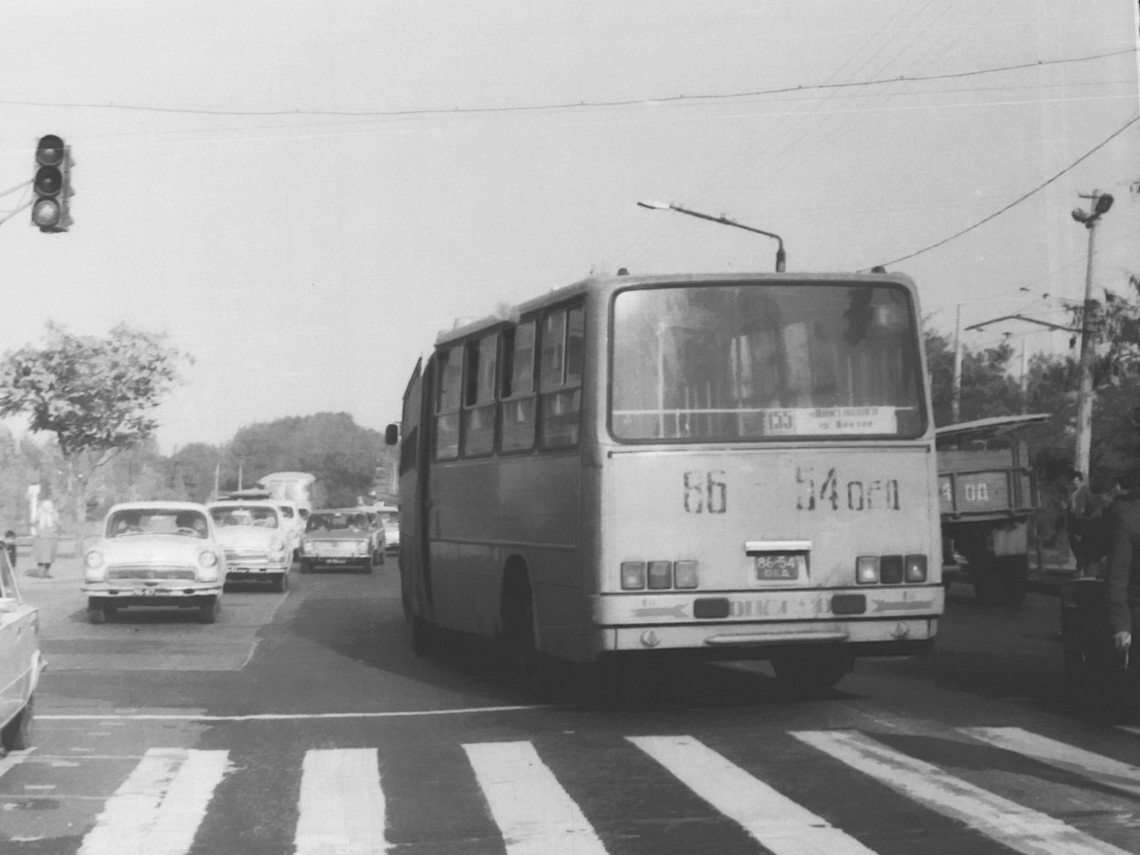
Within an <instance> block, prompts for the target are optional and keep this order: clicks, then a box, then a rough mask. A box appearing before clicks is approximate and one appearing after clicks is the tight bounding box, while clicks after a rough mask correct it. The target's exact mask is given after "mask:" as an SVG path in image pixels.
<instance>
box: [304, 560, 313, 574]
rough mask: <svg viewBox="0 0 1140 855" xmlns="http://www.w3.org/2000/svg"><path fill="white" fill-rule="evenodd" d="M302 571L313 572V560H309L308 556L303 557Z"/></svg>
mask: <svg viewBox="0 0 1140 855" xmlns="http://www.w3.org/2000/svg"><path fill="white" fill-rule="evenodd" d="M301 572H302V573H312V572H313V562H312V561H309V560H308V559H307V558H302V559H301Z"/></svg>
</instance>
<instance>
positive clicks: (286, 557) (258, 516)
mask: <svg viewBox="0 0 1140 855" xmlns="http://www.w3.org/2000/svg"><path fill="white" fill-rule="evenodd" d="M208 507H209V510H210V516H211V517H213V520H214V524H215V525H216V526H217V527H218V537H219V539H220V540H221V542H222V545H223V546H224V547H225V550H226V580H227V581H230V582H238V581H260V580H264V581H268V582H269V583H271V585H272V589H273V590H274V591H284V590H286V589H287V588H288V587H289V568H290V566H291V565H292V563H293V548H292V546H291V545H290V537H291V534H290V531H289V530H288V529H287V528H286V526H285V522H284V518H283V517H282V515H281V511H280V510H279V509H278V507H277V504H276V502H274V501H273V500H271V499H265V500H261V501H253V500H250V501H233V500H231V501H220V502H211V503H210V504H209V505H208Z"/></svg>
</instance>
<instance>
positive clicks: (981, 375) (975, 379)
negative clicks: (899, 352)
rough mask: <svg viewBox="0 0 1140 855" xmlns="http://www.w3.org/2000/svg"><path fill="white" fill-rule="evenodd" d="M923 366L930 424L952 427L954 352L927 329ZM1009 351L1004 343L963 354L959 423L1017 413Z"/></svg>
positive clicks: (1018, 396)
mask: <svg viewBox="0 0 1140 855" xmlns="http://www.w3.org/2000/svg"><path fill="white" fill-rule="evenodd" d="M923 335H924V340H925V344H926V362H927V367H928V369H929V371H930V382H931V395H932V397H933V403H934V423H935V424H937V425H939V426H942V425H947V424H950V423H952V421H953V418H952V415H951V405H950V401H951V396H952V394H953V384H954V348H953V346H952V345H951V344H950V342H949V341H948V339H947V338H946V337H945V336H944V335H941V334H940V333H937V332H935V331H934V330H932V329H930V328H927V329H926V330H925V332H924V334H923ZM1012 357H1013V348H1012V347H1010V346H1009V344H1008V343H1007V342H1004V341H1003V342H1002V343H1001V344H999V345H997V346H996V347H990V348H986V349H985V350H982V351H981V352H972V351H970V350H965V352H964V354H963V356H962V379H961V397H960V400H959V418H958V420H959V421H963V422H968V421H972V420H973V419H980V418H985V417H987V416H1005V415H1012V414H1014V413H1019V412H1021V408H1022V399H1023V396H1022V394H1021V389H1020V387H1019V386H1018V384H1017V382H1016V381H1015V380H1014V379H1013V378H1012V377H1011V376H1010V374H1009V362H1010V359H1011V358H1012Z"/></svg>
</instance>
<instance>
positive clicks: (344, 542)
mask: <svg viewBox="0 0 1140 855" xmlns="http://www.w3.org/2000/svg"><path fill="white" fill-rule="evenodd" d="M383 563H384V529H383V528H382V527H380V525H379V523H377V521H376V517H375V515H374V514H373V515H372V518H371V519H369V514H368V512H366V511H364V510H362V509H360V508H326V509H324V510H318V511H313V513H312V514H311V515H310V516H309V522H308V526H307V528H306V530H305V537H304V540H302V542H301V572H302V573H308V572H310V571H312V570H315V569H317V568H318V567H358V568H360V569H361V570H363V571H364V572H365V573H371V572H372V568H373V567H374V566H376V565H377V564H383Z"/></svg>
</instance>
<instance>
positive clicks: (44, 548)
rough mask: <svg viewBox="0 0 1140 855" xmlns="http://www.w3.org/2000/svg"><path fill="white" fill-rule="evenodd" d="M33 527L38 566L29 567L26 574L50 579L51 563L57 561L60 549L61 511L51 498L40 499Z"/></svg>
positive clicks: (34, 559) (33, 550)
mask: <svg viewBox="0 0 1140 855" xmlns="http://www.w3.org/2000/svg"><path fill="white" fill-rule="evenodd" d="M33 528H34V530H35V540H33V542H32V560H33V561H34V562H35V565H36V566H35V567H32V568H29V570H28V572H27V573H26V574H25V575H27V576H32V577H38V578H40V579H50V578H51V565H52V564H54V563H55V556H56V552H57V551H58V549H59V511H57V510H56V509H55V504H54V503H53V502H52V500H51V499H43V500H41V501H40V504H39V508H37V510H36V522H35V524H34V526H33Z"/></svg>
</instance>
